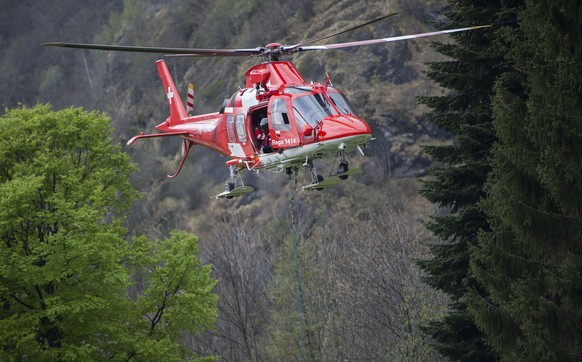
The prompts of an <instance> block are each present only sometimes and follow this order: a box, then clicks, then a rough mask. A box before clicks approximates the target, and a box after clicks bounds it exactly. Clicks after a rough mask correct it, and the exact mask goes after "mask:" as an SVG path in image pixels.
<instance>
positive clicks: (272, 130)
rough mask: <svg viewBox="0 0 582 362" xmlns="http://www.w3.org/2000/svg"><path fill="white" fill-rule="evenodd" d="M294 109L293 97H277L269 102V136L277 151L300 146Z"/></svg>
mask: <svg viewBox="0 0 582 362" xmlns="http://www.w3.org/2000/svg"><path fill="white" fill-rule="evenodd" d="M292 109H293V108H292V107H291V97H287V96H277V97H271V99H270V100H269V134H270V136H271V144H272V146H273V149H275V150H276V149H278V148H283V149H285V148H290V147H297V146H299V142H300V140H299V137H298V133H297V126H296V125H295V121H294V119H293V112H292Z"/></svg>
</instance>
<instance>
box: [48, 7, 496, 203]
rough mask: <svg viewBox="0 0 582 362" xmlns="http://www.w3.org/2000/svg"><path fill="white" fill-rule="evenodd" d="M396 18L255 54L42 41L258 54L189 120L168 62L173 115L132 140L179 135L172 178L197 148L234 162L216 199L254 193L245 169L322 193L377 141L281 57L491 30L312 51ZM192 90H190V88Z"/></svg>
mask: <svg viewBox="0 0 582 362" xmlns="http://www.w3.org/2000/svg"><path fill="white" fill-rule="evenodd" d="M393 15H395V13H391V14H388V15H385V16H383V17H380V18H378V19H375V20H372V21H368V22H366V23H363V24H360V25H357V26H354V27H350V28H348V29H344V30H342V31H339V32H336V33H334V34H331V35H327V36H323V37H319V38H317V39H312V40H309V41H305V42H302V43H298V44H295V45H282V44H279V43H271V44H268V45H266V46H264V47H257V48H251V49H193V48H163V47H162V48H160V47H139V46H118V45H101V44H82V43H62V42H61V43H45V44H43V45H45V46H58V47H67V48H81V49H97V50H107V51H129V52H146V53H161V54H165V55H167V56H193V57H217V56H218V57H236V56H259V57H263V58H264V60H263V62H262V63H260V64H257V65H254V66H252V67H251V68H250V69H249V70H247V71H246V72H245V76H246V88H244V89H241V90H239V91H237V92H235V93H234V94H233V95H232V97H230V98H229V99H226V100H225V101H224V103H223V105H222V107H221V108H220V110H219V111H218V112H216V113H210V114H204V115H196V116H190V115H189V113H190V111H191V110H192V105H193V94H192V93H190V92H189V97H188V109H186V108H185V107H184V105H183V103H182V100H181V99H180V96H179V94H178V90H177V88H176V85H175V84H174V81H173V80H172V77H171V75H170V72H169V70H168V68H167V66H166V63H165V61H164V60H158V61H157V68H158V73H159V75H160V77H161V79H162V83H163V86H164V92H165V94H166V98H167V102H168V105H169V107H170V116H169V117H168V118H167V119H166V121H164V122H162V123H160V124H159V125H157V126H156V127H155V128H156V130H158V131H160V132H162V133H155V134H143V132H142V133H141V134H140V135H138V136H135V137H133V138H132V139H130V140H129V142H128V145H131V144H132V143H133V142H135V141H136V140H138V139H142V138H153V137H179V138H181V139H182V141H183V150H184V155H183V157H182V161H181V162H180V165H179V167H178V170H177V172H176V173H175V174H174V175H169V176H168V177H170V178H174V177H176V176H177V175H178V174H179V173H180V171H181V170H182V166H183V165H184V162H185V160H186V158H187V157H188V153H189V152H190V150H191V148H192V146H194V145H201V146H204V147H206V148H209V149H210V150H213V151H216V152H218V153H220V154H222V155H224V156H226V157H228V158H230V159H229V160H228V161H227V162H226V165H227V166H228V167H229V169H230V180H229V181H228V182H227V183H226V185H225V187H224V191H223V192H222V193H220V194H218V195H216V196H215V197H216V198H233V197H235V196H241V195H244V194H246V193H249V192H252V191H254V189H253V188H252V187H250V186H245V185H244V184H243V182H242V179H241V178H240V177H239V175H238V173H239V172H240V171H242V170H244V169H247V170H251V171H252V170H261V169H266V170H271V171H276V172H282V171H286V172H287V174H289V175H290V176H291V175H295V177H296V176H297V173H298V170H299V168H300V167H307V168H308V169H309V175H310V183H309V184H308V185H306V186H303V187H302V189H303V190H312V189H316V190H321V189H324V188H326V187H329V186H333V185H335V184H337V183H339V182H340V180H345V179H346V178H348V176H349V175H354V174H357V173H359V172H361V171H360V169H359V168H351V169H350V168H349V167H348V159H347V152H349V151H351V150H354V149H357V150H359V151H360V152H361V153H362V155H363V151H362V147H364V146H366V144H367V143H368V142H370V140H372V131H371V128H370V126H369V125H368V124H367V123H366V122H365V121H364V120H363V119H361V118H359V117H358V116H357V114H356V112H355V111H354V109H353V107H352V106H351V105H350V102H349V101H348V99H347V98H346V97H345V96H344V94H343V93H342V92H341V91H340V90H338V89H336V88H334V87H333V85H332V83H331V81H330V78H329V76H328V78H327V81H326V82H325V83H323V84H321V83H314V82H309V83H308V82H306V81H305V80H304V79H303V77H302V76H301V74H300V73H299V71H298V70H297V68H296V67H295V65H294V64H293V63H292V62H290V61H288V60H281V58H282V57H283V56H287V55H291V54H293V53H298V52H305V51H311V50H328V49H341V48H347V47H355V46H361V45H371V44H378V43H384V42H393V41H400V40H408V39H415V38H421V37H429V36H435V35H441V34H449V33H454V32H461V31H467V30H473V29H479V28H485V27H489V26H490V25H481V26H471V27H466V28H458V29H451V30H441V31H434V32H428V33H420V34H413V35H404V36H396V37H390V38H380V39H371V40H363V41H354V42H346V43H336V44H328V45H311V44H314V43H316V42H320V41H323V40H325V39H328V38H331V37H334V36H337V35H339V34H343V33H346V32H349V31H352V30H354V29H357V28H361V27H363V26H367V25H370V24H372V23H375V22H378V21H381V20H384V19H386V18H388V17H391V16H393ZM189 89H190V90H191V87H190V88H189ZM330 156H334V157H336V160H339V162H337V163H338V168H337V172H336V173H334V174H331V175H330V176H329V177H328V178H327V179H324V178H323V177H322V176H321V175H319V174H317V171H316V168H315V166H314V164H313V161H314V160H316V159H321V158H327V157H330Z"/></svg>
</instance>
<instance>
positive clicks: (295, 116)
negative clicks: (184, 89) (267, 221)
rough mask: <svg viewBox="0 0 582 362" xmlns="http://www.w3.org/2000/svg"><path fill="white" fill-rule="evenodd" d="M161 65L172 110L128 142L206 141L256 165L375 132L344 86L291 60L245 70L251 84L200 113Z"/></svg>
mask: <svg viewBox="0 0 582 362" xmlns="http://www.w3.org/2000/svg"><path fill="white" fill-rule="evenodd" d="M157 66H158V73H159V75H160V77H161V79H162V82H163V86H164V90H165V92H166V98H167V102H168V106H169V108H170V116H169V117H168V119H167V120H166V121H165V122H163V123H160V124H159V125H157V126H156V130H158V131H160V132H162V133H161V134H152V135H143V134H142V135H139V136H136V137H134V138H132V139H131V140H130V141H129V142H128V143H133V142H134V141H135V140H136V139H138V138H147V137H163V136H178V137H180V138H182V139H183V140H184V141H185V146H186V145H189V146H191V145H192V144H196V145H201V146H203V147H206V148H208V149H210V150H212V151H216V152H218V153H220V154H222V155H224V156H227V157H229V158H230V159H231V160H230V161H227V165H236V166H237V167H239V168H245V167H246V168H249V169H253V168H263V167H267V168H272V167H276V166H279V165H282V164H285V166H287V165H291V164H293V163H298V162H304V161H305V160H306V159H308V158H309V159H315V158H320V157H324V156H325V155H327V154H329V153H332V152H337V150H338V148H339V149H342V150H344V149H346V147H347V150H349V149H350V148H355V147H359V146H362V145H365V144H366V143H367V142H368V141H369V140H370V138H371V129H370V126H369V125H368V124H367V123H366V122H365V121H364V120H362V119H360V118H358V117H357V116H356V115H354V114H353V111H352V110H351V107H350V106H349V103H348V102H347V100H346V99H345V97H344V96H343V95H342V93H341V92H340V91H339V90H336V89H334V88H332V87H328V85H327V84H319V83H307V82H305V80H304V79H303V77H302V76H301V74H300V73H299V71H298V70H297V68H296V67H295V65H294V64H293V63H291V62H288V61H272V62H264V63H261V64H257V65H255V66H253V67H251V68H250V69H249V70H248V71H247V72H246V73H245V76H246V87H247V88H245V89H241V90H240V91H238V92H236V93H235V94H234V95H233V96H232V97H231V98H230V99H228V100H226V101H225V105H224V106H223V109H221V111H220V112H217V113H210V114H204V115H198V116H188V114H187V113H186V110H185V108H184V105H183V103H182V100H181V99H180V97H179V95H178V90H177V88H176V86H175V84H174V82H173V80H172V78H171V76H170V73H169V71H168V68H167V66H166V64H165V62H164V61H163V60H160V61H158V62H157ZM263 118H267V119H268V126H269V135H270V138H271V144H272V147H273V149H274V152H273V153H271V154H264V153H262V152H261V149H260V142H257V139H256V137H255V128H256V127H258V126H259V124H260V121H261V120H262V119H263ZM344 140H345V142H343V141H344ZM328 144H329V145H328ZM310 145H311V147H308V146H310ZM330 145H331V146H330ZM188 150H189V147H188ZM277 159H279V160H277Z"/></svg>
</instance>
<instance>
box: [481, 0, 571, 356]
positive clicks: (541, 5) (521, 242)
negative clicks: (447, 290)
mask: <svg viewBox="0 0 582 362" xmlns="http://www.w3.org/2000/svg"><path fill="white" fill-rule="evenodd" d="M581 17H582V8H581V7H580V4H579V2H577V1H566V0H564V1H548V0H544V1H527V2H526V7H525V8H524V10H523V11H522V12H521V13H520V14H519V27H518V28H517V29H515V30H513V31H509V30H508V29H507V31H506V32H505V37H504V40H505V43H504V44H505V45H506V46H507V47H508V49H509V53H508V55H509V59H510V60H511V61H514V62H515V71H514V72H512V73H508V74H505V75H504V76H503V77H501V78H500V79H499V81H498V82H497V84H496V87H495V91H496V92H495V97H494V104H493V105H494V114H495V121H494V124H495V130H496V132H497V134H498V137H499V143H498V145H496V147H495V148H494V151H493V172H492V174H491V177H490V180H489V181H488V191H489V195H488V197H487V199H486V200H485V201H484V203H483V208H484V209H485V210H486V212H487V214H488V216H489V219H490V220H491V224H492V226H493V228H492V230H491V231H490V232H488V233H485V234H483V235H482V237H480V239H479V244H478V246H476V247H474V250H473V258H472V262H471V270H472V271H473V274H474V275H475V276H476V278H477V279H478V280H479V282H480V284H481V285H482V286H483V287H484V288H485V289H486V290H487V292H488V295H487V297H486V298H483V297H482V296H478V295H475V294H471V298H470V309H471V311H472V313H473V314H474V316H475V320H476V322H477V324H478V325H479V327H480V328H482V330H483V331H484V332H485V333H486V335H487V338H488V340H489V341H490V343H491V345H492V346H493V348H494V349H495V350H496V351H497V352H498V353H499V354H500V355H501V356H502V357H504V358H505V359H507V360H527V361H533V360H538V361H541V360H548V361H568V360H580V358H581V357H582V347H581V345H582V329H581V328H580V321H581V320H582V308H581V306H582V284H581V283H580V281H581V280H582V267H581V266H582V219H581V215H582V202H581V200H582V181H581V179H580V175H581V174H582V143H581V142H580V140H581V135H582V116H581V115H582V102H581V99H582V98H581V95H582V91H581V90H582V74H581V73H580V69H582V41H581V38H580V37H581V27H580V19H581Z"/></svg>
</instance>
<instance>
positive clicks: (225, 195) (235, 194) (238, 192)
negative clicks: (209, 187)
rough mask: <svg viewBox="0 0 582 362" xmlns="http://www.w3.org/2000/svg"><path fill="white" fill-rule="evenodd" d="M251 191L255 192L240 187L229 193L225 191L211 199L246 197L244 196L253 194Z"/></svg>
mask: <svg viewBox="0 0 582 362" xmlns="http://www.w3.org/2000/svg"><path fill="white" fill-rule="evenodd" d="M253 191H255V189H254V188H252V187H250V186H240V187H236V188H234V189H232V190H230V191H226V190H225V191H223V192H221V193H219V194H218V195H216V196H212V198H213V199H232V198H234V197H239V196H243V195H246V194H248V193H250V192H253Z"/></svg>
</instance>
